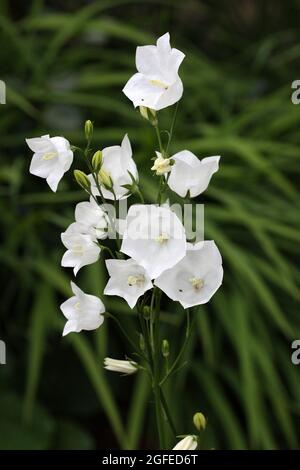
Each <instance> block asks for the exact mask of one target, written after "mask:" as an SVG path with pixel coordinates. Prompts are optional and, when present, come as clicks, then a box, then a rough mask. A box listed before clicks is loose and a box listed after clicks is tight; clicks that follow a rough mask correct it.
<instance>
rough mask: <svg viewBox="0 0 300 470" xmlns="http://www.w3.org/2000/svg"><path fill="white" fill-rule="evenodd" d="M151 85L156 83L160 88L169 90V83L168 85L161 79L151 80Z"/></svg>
mask: <svg viewBox="0 0 300 470" xmlns="http://www.w3.org/2000/svg"><path fill="white" fill-rule="evenodd" d="M150 83H151V85H155V86H157V87H159V88H164V90H167V89H168V88H169V85H167V84H166V83H164V82H161V81H160V80H150Z"/></svg>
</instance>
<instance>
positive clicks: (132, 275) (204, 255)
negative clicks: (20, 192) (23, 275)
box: [27, 33, 223, 449]
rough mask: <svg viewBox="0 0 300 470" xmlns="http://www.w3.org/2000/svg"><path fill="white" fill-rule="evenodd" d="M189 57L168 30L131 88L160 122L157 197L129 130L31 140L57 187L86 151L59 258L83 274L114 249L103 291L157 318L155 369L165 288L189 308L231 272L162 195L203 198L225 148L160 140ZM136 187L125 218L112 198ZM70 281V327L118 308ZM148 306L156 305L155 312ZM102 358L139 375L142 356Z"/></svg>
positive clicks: (34, 167)
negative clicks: (144, 182)
mask: <svg viewBox="0 0 300 470" xmlns="http://www.w3.org/2000/svg"><path fill="white" fill-rule="evenodd" d="M184 57H185V55H184V54H183V53H182V52H181V51H179V50H177V49H173V48H171V46H170V36H169V33H166V34H164V35H163V36H162V37H160V38H159V39H158V40H157V43H156V45H155V46H143V47H138V48H137V51H136V68H137V73H135V74H134V75H133V76H132V77H131V78H130V79H129V81H128V82H127V84H126V85H125V87H124V89H123V92H124V94H125V95H126V96H127V97H128V98H129V99H130V100H131V101H132V102H133V105H134V106H135V107H140V112H141V115H142V117H143V118H145V119H146V120H148V121H149V123H150V124H151V125H152V126H153V127H154V128H155V130H156V134H157V137H158V145H159V149H158V150H156V157H154V159H153V160H154V162H153V163H152V164H151V165H150V164H149V170H150V169H151V170H152V171H153V172H154V174H155V175H156V176H157V177H158V178H159V183H160V184H159V189H158V197H157V203H156V204H154V203H151V204H145V203H144V198H143V195H142V191H141V187H140V183H139V175H138V170H137V166H136V163H135V161H134V159H133V156H132V147H131V143H130V140H129V138H128V135H127V134H126V135H125V136H124V138H123V140H122V143H121V145H113V146H110V147H106V148H103V149H102V150H97V151H96V152H94V151H93V150H92V148H91V142H92V137H93V125H92V123H91V122H90V121H87V123H86V125H85V134H86V139H87V147H86V149H84V150H82V149H79V148H78V147H71V146H70V143H69V142H68V141H67V140H66V139H65V138H63V137H50V136H49V135H45V136H42V137H38V138H31V139H27V144H28V146H29V148H30V149H31V150H32V151H33V152H34V155H33V158H32V162H31V165H30V172H31V173H32V174H34V175H36V176H39V177H41V178H46V180H47V183H48V184H49V186H50V188H51V189H52V191H56V190H57V186H58V183H59V181H60V180H61V178H62V177H63V175H64V173H65V172H66V171H68V170H69V168H70V167H71V164H72V162H73V157H74V154H73V152H79V153H81V154H82V156H83V157H84V158H85V159H86V163H87V166H88V169H89V171H88V172H87V174H86V173H84V172H83V171H81V170H75V172H74V176H75V179H76V181H77V183H78V184H79V185H80V187H81V188H83V189H84V191H85V192H86V194H87V195H88V197H89V199H88V200H87V201H84V202H80V203H78V204H77V205H76V208H75V215H74V221H73V222H72V223H71V224H70V225H69V227H68V228H67V229H66V230H65V232H63V233H62V234H61V240H62V243H63V245H64V246H65V248H66V252H65V253H64V255H63V257H62V261H61V264H62V266H63V267H71V268H73V270H74V275H75V276H76V275H77V273H78V271H79V270H80V269H81V268H82V267H84V266H86V265H89V264H92V263H95V262H97V261H98V259H99V257H100V255H101V253H102V252H103V253H105V255H106V253H109V255H110V257H109V258H108V259H106V260H105V264H106V268H107V271H108V275H109V279H108V282H107V284H106V287H105V289H104V292H103V294H104V295H106V296H119V297H122V298H123V299H125V301H126V302H127V303H128V305H129V307H130V308H131V309H134V308H135V307H136V308H137V314H138V315H142V317H141V321H142V322H146V326H147V322H148V321H149V325H148V326H149V328H148V326H147V328H146V330H143V331H142V332H141V335H142V338H143V342H144V343H146V346H147V345H148V346H147V347H148V350H147V353H146V360H147V357H148V359H149V368H150V373H151V374H154V372H153V370H152V369H151V367H152V365H151V364H152V363H153V361H154V362H155V358H156V357H157V355H156V352H155V348H157V347H158V346H157V339H156V338H155V334H156V333H155V332H156V331H157V328H155V329H154V328H153V324H154V323H155V322H158V321H159V305H160V298H161V296H162V294H163V293H164V294H165V295H166V296H167V297H168V298H169V299H171V300H172V301H175V302H179V303H180V304H181V305H182V307H183V308H184V309H187V310H188V309H190V308H191V307H194V306H197V305H201V304H204V303H206V302H208V301H209V300H210V299H211V297H212V296H213V295H214V293H215V292H216V291H217V289H218V288H219V287H220V285H221V283H222V278H223V269H222V258H221V255H220V252H219V250H218V248H217V246H216V244H215V242H214V241H212V240H208V241H202V242H198V243H193V242H192V240H188V239H187V236H186V231H185V227H184V225H183V223H182V221H181V220H180V218H179V217H178V215H177V214H176V213H175V212H173V211H172V209H171V206H170V205H169V203H168V202H164V201H163V199H164V194H165V192H166V191H167V190H169V192H170V195H172V192H174V193H176V194H177V195H179V196H180V197H182V198H187V199H188V200H191V198H194V197H197V196H199V195H200V194H201V193H203V192H204V191H205V190H206V189H207V187H208V185H209V182H210V180H211V177H212V175H213V174H214V173H215V172H216V171H217V170H218V166H219V159H220V157H219V156H211V157H206V158H203V159H202V160H200V159H199V158H198V157H197V156H196V155H194V154H193V153H192V152H190V151H189V150H182V151H180V152H178V153H176V154H173V155H172V154H170V153H169V147H170V143H171V137H172V132H168V136H169V140H168V142H167V144H166V145H164V143H163V142H162V138H161V131H160V129H159V121H158V111H160V110H162V109H163V108H166V107H168V106H171V105H173V104H175V103H177V102H178V101H179V100H180V98H181V97H182V94H183V84H182V81H181V79H180V77H179V75H178V70H179V67H180V65H181V63H182V61H183V59H184ZM176 112H177V107H176ZM172 131H173V129H172ZM131 195H135V196H138V197H139V198H140V200H141V203H134V204H132V205H131V206H130V208H129V211H128V213H127V216H126V219H125V220H117V218H116V217H115V216H113V217H112V216H111V215H110V214H109V213H108V211H107V201H113V204H114V208H116V207H117V204H118V203H119V201H120V200H123V199H127V198H128V197H129V196H131ZM121 225H122V230H121V228H120V227H121ZM112 233H114V234H115V235H116V243H115V244H116V248H115V250H112V249H111V248H109V246H105V239H106V238H108V237H110V235H111V234H112ZM121 234H122V235H121ZM121 238H122V239H121ZM102 243H104V245H103V244H102ZM103 256H104V254H103ZM71 288H72V291H73V294H74V296H73V297H71V298H70V299H69V300H67V301H66V302H64V303H63V304H62V305H61V310H62V312H63V314H64V316H65V317H66V319H67V322H66V325H65V328H64V331H63V335H66V334H68V333H70V332H79V331H81V330H93V329H96V328H98V327H99V326H100V325H101V324H102V323H103V320H104V317H105V316H107V317H109V316H112V315H111V314H109V313H108V312H106V314H105V307H104V305H103V303H102V301H101V300H100V299H99V298H97V297H95V296H93V295H88V294H85V293H84V292H83V291H82V290H81V289H80V288H79V287H77V285H76V284H74V282H71ZM146 311H148V312H150V313H149V315H150V320H149V319H148V318H147V316H146V315H145V312H146ZM145 331H146V332H147V331H149V338H147V337H145ZM148 340H149V341H148ZM147 341H148V342H147ZM144 343H143V347H141V349H142V350H144V349H145V344H144ZM166 344H167V345H168V342H167V341H166V340H164V341H163V345H164V349H163V356H164V357H165V358H166V357H167V356H168V355H169V345H168V348H167V350H168V354H166V348H165V346H166ZM152 355H153V357H152ZM143 357H145V354H144V353H143ZM104 365H105V368H106V369H108V370H112V371H118V372H121V373H124V374H132V373H134V372H136V371H137V370H138V367H139V366H138V364H137V363H136V362H134V361H123V360H121V361H120V360H115V359H111V358H106V359H105V364H104ZM155 374H156V375H157V373H156V372H155ZM153 377H154V375H153ZM155 377H156V376H155ZM155 380H156V379H155ZM155 393H156V392H155ZM158 395H159V394H158ZM155 396H156V395H155ZM195 446H197V439H196V438H195V436H187V437H185V438H184V440H183V441H182V443H180V444H177V446H176V447H175V449H193V448H195Z"/></svg>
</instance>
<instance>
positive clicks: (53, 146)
mask: <svg viewBox="0 0 300 470" xmlns="http://www.w3.org/2000/svg"><path fill="white" fill-rule="evenodd" d="M26 143H27V145H28V147H29V148H30V149H31V150H32V151H33V152H34V154H33V157H32V160H31V164H30V169H29V171H30V173H31V174H32V175H35V176H39V177H40V178H46V180H47V183H48V184H49V186H50V188H51V189H52V191H54V192H55V191H56V190H57V186H58V183H59V182H60V180H61V179H62V177H63V175H64V174H65V172H66V171H68V170H69V169H70V167H71V165H72V162H73V152H72V150H71V148H70V143H69V142H68V141H67V139H65V138H64V137H50V136H49V135H43V136H42V137H36V138H33V139H26Z"/></svg>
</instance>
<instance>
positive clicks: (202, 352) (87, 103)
mask: <svg viewBox="0 0 300 470" xmlns="http://www.w3.org/2000/svg"><path fill="white" fill-rule="evenodd" d="M299 16H300V1H296V0H291V1H289V2H287V1H276V2H275V1H258V0H257V1H254V0H252V1H251V0H248V1H246V0H242V1H241V0H236V1H234V0H230V1H226V2H221V1H207V2H202V1H201V2H200V1H198V2H197V1H191V0H185V1H161V2H160V1H157V2H154V1H140V2H137V1H136V2H129V1H113V0H110V1H94V2H89V1H80V0H72V1H71V0H70V1H62V0H61V1H59V0H52V1H50V0H49V1H43V0H35V1H34V0H32V1H28V2H23V1H8V0H6V1H5V0H1V4H0V46H1V47H0V59H1V77H0V78H1V79H2V80H5V82H6V84H7V104H6V105H1V106H0V159H1V160H0V185H1V187H0V191H1V193H0V194H1V196H0V214H1V215H0V220H1V235H2V243H1V248H0V260H1V268H2V269H1V273H2V276H1V277H2V283H1V285H2V294H1V301H0V306H1V316H0V338H1V339H3V340H5V341H6V343H7V365H6V366H0V448H2V449H6V448H10V449H19V448H33V449H53V448H55V449H57V448H63V449H65V448H111V447H114V448H116V447H120V446H122V447H130V448H137V447H138V446H139V447H140V448H153V447H154V448H155V446H156V445H157V444H156V442H157V441H156V436H155V433H154V430H155V427H154V426H155V425H154V413H153V406H152V403H151V397H150V396H149V390H148V384H147V381H146V380H145V378H144V376H143V375H142V374H138V375H136V376H135V377H127V378H126V377H119V376H116V375H113V374H109V373H108V372H105V371H104V370H103V368H102V361H103V357H105V356H106V355H109V356H112V357H122V356H124V354H125V353H130V351H128V349H127V348H126V345H125V344H124V342H123V340H122V338H121V336H120V335H119V333H118V332H117V331H116V330H115V328H114V326H113V325H112V324H111V323H110V322H109V321H106V322H105V325H103V327H101V328H100V329H99V330H98V331H97V332H92V333H84V332H83V333H81V334H79V335H76V334H73V335H69V336H68V337H66V338H64V339H62V337H61V331H62V327H63V317H62V314H61V313H60V311H59V305H60V303H61V302H62V301H63V300H65V298H66V297H68V296H69V295H70V290H69V280H70V278H71V274H72V273H71V270H63V269H62V268H60V258H61V256H62V253H63V251H64V249H63V246H62V245H61V243H60V233H61V232H62V231H63V230H64V229H65V228H66V226H67V225H68V224H69V223H70V222H71V221H72V218H73V209H74V205H75V203H76V202H78V201H80V200H81V199H82V198H83V197H84V196H83V194H82V192H80V191H78V188H77V187H76V185H75V183H74V181H73V178H72V174H71V172H70V173H69V174H68V175H66V176H65V177H64V179H63V181H62V182H61V184H60V186H59V191H58V193H57V194H53V193H51V191H50V190H49V188H48V186H47V185H46V183H45V181H44V180H41V179H39V178H36V177H34V176H32V175H30V174H29V173H28V168H29V163H30V158H31V152H30V151H29V150H28V148H27V147H26V145H25V142H24V139H25V137H33V136H39V135H42V134H45V133H48V132H49V133H50V134H51V135H64V136H65V137H66V138H68V139H69V140H70V141H71V143H72V144H73V145H83V144H84V135H83V122H84V121H85V120H86V119H91V120H93V121H94V123H95V127H96V130H95V147H96V148H103V147H104V146H107V145H113V144H118V143H120V141H121V139H122V137H123V135H124V134H125V132H128V134H129V137H130V139H131V142H132V144H133V149H134V156H135V159H136V161H137V164H138V165H139V168H140V175H141V187H142V189H143V191H144V193H145V194H146V197H147V200H148V202H150V201H151V200H152V195H153V187H154V185H155V184H157V181H156V180H155V178H154V177H152V176H151V172H150V158H151V157H152V156H153V151H154V149H156V144H155V136H154V133H153V130H152V129H151V128H150V126H147V124H146V123H145V121H143V120H142V119H141V117H140V116H139V114H138V112H136V111H134V109H133V107H132V104H131V102H129V101H128V100H127V98H126V97H125V96H124V95H123V94H122V92H121V90H122V87H123V86H124V84H125V82H126V81H127V79H128V78H129V77H130V76H131V75H132V74H133V73H134V72H135V65H134V54H135V48H136V46H137V45H143V44H153V43H154V41H155V39H156V38H157V37H158V36H160V35H162V34H163V33H165V32H166V31H169V32H170V33H171V42H172V45H173V46H174V47H177V48H178V49H180V50H182V51H184V52H185V53H186V59H185V61H184V62H183V64H182V67H181V70H180V74H181V77H182V79H183V82H184V86H185V91H184V96H183V99H182V101H181V103H180V106H179V115H178V120H177V126H176V131H175V138H174V141H173V144H172V149H171V150H172V152H175V151H178V150H181V149H185V148H186V149H189V150H191V151H193V152H194V153H196V154H197V155H198V156H199V157H202V156H207V155H219V154H220V155H222V159H221V166H220V171H219V172H218V174H217V175H215V176H214V177H213V180H212V183H211V185H210V187H209V189H208V190H207V191H206V192H205V194H204V195H202V196H201V197H200V198H198V202H204V203H205V205H206V209H205V233H206V238H207V239H215V241H216V243H217V244H218V246H219V248H220V250H221V252H222V255H223V258H224V268H225V277H224V284H223V286H222V288H221V289H220V290H219V291H218V293H217V294H216V295H215V296H214V298H213V300H212V301H211V302H210V303H209V305H206V306H205V307H203V308H200V309H199V311H198V312H197V320H196V324H195V331H194V335H193V340H192V342H191V343H190V347H189V349H188V352H187V358H186V359H187V360H188V365H187V366H186V367H185V368H184V369H182V370H181V373H180V374H178V375H177V376H176V377H174V379H173V381H172V383H171V385H170V387H169V388H168V389H167V390H166V395H167V399H168V402H169V404H170V408H171V409H172V412H173V414H174V418H175V421H176V423H177V427H178V429H180V433H182V434H184V433H188V432H193V426H192V421H191V420H192V416H193V413H194V412H195V411H198V410H199V411H202V412H204V413H205V415H206V416H207V417H208V427H207V431H206V432H205V435H204V437H203V441H202V447H203V448H212V447H213V448H217V449H218V448H222V449H231V448H233V449H249V448H250V449H257V448H258V449H285V448H298V447H299V444H300V434H299V413H300V403H299V391H300V366H299V367H298V368H297V366H295V365H293V364H292V363H291V360H290V355H291V352H292V350H291V342H292V341H293V340H294V339H297V338H299V337H300V312H299V258H300V257H299V239H300V234H299V208H300V204H299V194H300V193H299V172H300V106H299V107H298V106H296V105H293V104H292V103H291V83H292V81H293V80H296V79H299V78H300V71H299V60H300V41H299V39H300V31H299ZM169 120H170V113H169V110H165V111H163V112H162V123H163V124H164V123H165V125H166V126H167V125H168V123H169ZM75 166H76V167H79V168H82V166H81V164H80V163H79V162H77V163H75ZM78 282H79V284H80V286H81V287H82V288H84V289H85V290H86V291H88V292H90V293H94V294H97V295H100V294H101V293H102V289H103V286H104V285H105V282H106V281H105V271H104V269H103V266H102V264H101V263H98V264H97V265H93V266H91V267H88V268H84V269H82V270H81V271H80V274H79V275H78ZM105 303H106V305H107V307H108V308H109V309H110V311H112V312H114V313H115V314H117V315H118V316H119V318H120V319H121V320H122V321H123V322H124V323H125V325H126V327H128V329H130V330H133V328H134V325H135V323H134V318H133V316H132V314H130V311H129V310H128V309H127V307H126V304H125V303H124V302H122V301H118V300H117V299H112V298H110V299H105ZM163 307H164V312H163V315H162V318H163V325H164V326H163V329H164V330H163V335H164V337H166V338H168V339H169V340H170V342H171V354H174V352H175V351H176V350H177V349H178V347H179V345H180V344H181V342H182V340H183V334H184V327H183V325H184V314H183V311H182V309H180V308H177V307H176V311H175V310H174V306H172V304H168V303H167V302H166V301H165V302H164V306H163ZM169 444H170V446H172V445H174V442H173V441H172V440H170V442H169Z"/></svg>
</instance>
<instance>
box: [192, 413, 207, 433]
mask: <svg viewBox="0 0 300 470" xmlns="http://www.w3.org/2000/svg"><path fill="white" fill-rule="evenodd" d="M193 423H194V425H195V428H196V429H197V430H198V431H202V430H204V429H205V428H206V418H205V416H204V414H203V413H200V412H198V413H195V414H194V416H193Z"/></svg>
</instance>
